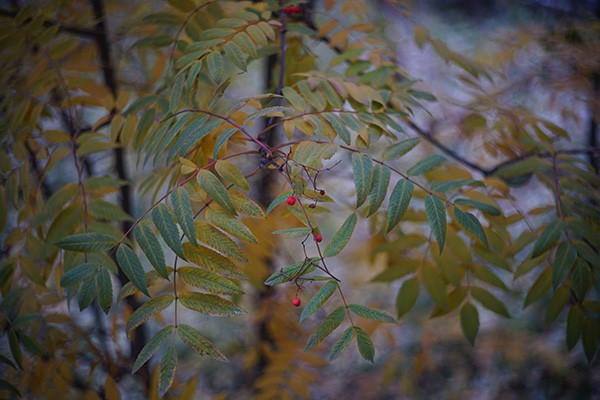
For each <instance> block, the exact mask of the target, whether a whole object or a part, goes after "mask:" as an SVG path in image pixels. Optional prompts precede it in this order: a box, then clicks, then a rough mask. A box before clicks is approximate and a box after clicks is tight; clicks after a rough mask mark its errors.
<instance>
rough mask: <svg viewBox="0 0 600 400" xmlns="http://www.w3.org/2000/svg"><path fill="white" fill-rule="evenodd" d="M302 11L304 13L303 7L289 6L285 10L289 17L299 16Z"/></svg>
mask: <svg viewBox="0 0 600 400" xmlns="http://www.w3.org/2000/svg"><path fill="white" fill-rule="evenodd" d="M301 11H302V7H300V6H287V7H285V8H284V9H283V12H284V13H286V14H287V15H290V14H298V13H299V12H301Z"/></svg>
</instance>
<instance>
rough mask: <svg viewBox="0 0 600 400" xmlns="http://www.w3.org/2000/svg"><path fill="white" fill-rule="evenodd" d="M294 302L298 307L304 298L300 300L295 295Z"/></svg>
mask: <svg viewBox="0 0 600 400" xmlns="http://www.w3.org/2000/svg"><path fill="white" fill-rule="evenodd" d="M292 304H293V305H294V307H298V306H299V305H300V304H302V300H300V299H299V298H297V297H294V300H292Z"/></svg>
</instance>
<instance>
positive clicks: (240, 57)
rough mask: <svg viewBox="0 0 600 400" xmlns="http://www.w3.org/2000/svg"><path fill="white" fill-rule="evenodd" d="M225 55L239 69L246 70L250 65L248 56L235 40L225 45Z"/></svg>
mask: <svg viewBox="0 0 600 400" xmlns="http://www.w3.org/2000/svg"><path fill="white" fill-rule="evenodd" d="M223 51H224V52H225V55H226V56H227V58H228V59H229V61H231V62H232V63H233V65H235V66H236V67H238V68H239V69H241V70H242V71H246V68H247V66H248V60H247V59H248V57H247V56H246V55H245V54H244V53H243V52H242V49H240V47H239V46H238V45H237V44H235V43H234V42H227V43H225V45H224V46H223Z"/></svg>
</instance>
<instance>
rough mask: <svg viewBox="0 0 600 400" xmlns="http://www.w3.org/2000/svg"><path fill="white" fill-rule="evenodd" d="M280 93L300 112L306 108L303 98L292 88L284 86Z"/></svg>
mask: <svg viewBox="0 0 600 400" xmlns="http://www.w3.org/2000/svg"><path fill="white" fill-rule="evenodd" d="M281 93H282V94H283V96H284V97H285V99H286V100H287V101H288V102H289V103H290V104H291V105H292V107H294V108H295V109H296V110H298V111H300V112H304V110H305V109H306V101H304V98H303V97H302V96H300V95H299V94H298V92H296V91H295V90H294V89H293V88H291V87H289V86H286V87H284V88H283V89H282V90H281Z"/></svg>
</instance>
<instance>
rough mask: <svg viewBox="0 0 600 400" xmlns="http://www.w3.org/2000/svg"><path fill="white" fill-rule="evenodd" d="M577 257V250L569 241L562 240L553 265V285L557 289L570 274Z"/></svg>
mask: <svg viewBox="0 0 600 400" xmlns="http://www.w3.org/2000/svg"><path fill="white" fill-rule="evenodd" d="M576 259H577V250H576V248H575V247H574V246H571V244H570V243H569V242H567V241H565V242H562V243H561V244H560V245H559V246H558V249H557V250H556V255H555V256H554V264H553V266H552V287H553V288H554V289H555V290H556V288H557V287H558V286H560V285H561V284H562V283H563V282H564V281H565V279H566V278H567V277H568V276H569V273H570V272H571V269H572V267H573V264H575V260H576Z"/></svg>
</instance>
